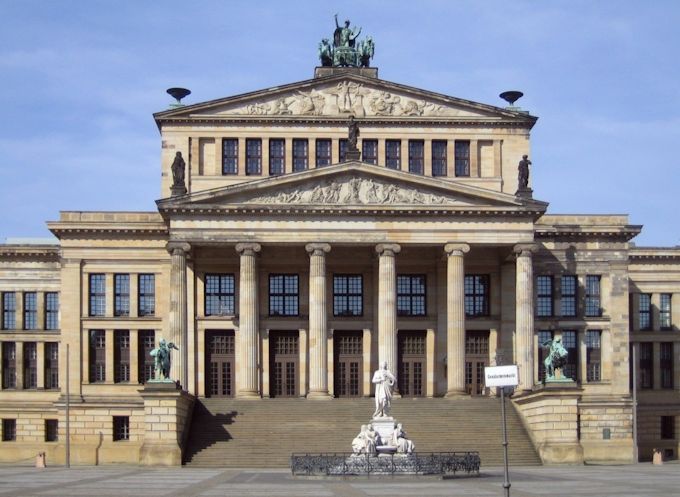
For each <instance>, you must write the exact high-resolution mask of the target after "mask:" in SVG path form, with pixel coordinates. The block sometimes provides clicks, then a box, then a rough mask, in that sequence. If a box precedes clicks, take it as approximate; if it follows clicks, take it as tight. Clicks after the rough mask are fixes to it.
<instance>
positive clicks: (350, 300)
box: [333, 274, 364, 316]
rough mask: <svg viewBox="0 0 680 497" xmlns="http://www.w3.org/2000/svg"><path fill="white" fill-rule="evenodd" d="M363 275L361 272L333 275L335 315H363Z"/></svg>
mask: <svg viewBox="0 0 680 497" xmlns="http://www.w3.org/2000/svg"><path fill="white" fill-rule="evenodd" d="M363 313H364V310H363V277H362V276H361V275H360V274H340V275H333V315H334V316H361V315H363Z"/></svg>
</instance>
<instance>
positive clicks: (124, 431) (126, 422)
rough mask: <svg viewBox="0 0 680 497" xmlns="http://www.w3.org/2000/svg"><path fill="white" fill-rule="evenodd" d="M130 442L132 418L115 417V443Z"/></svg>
mask: <svg viewBox="0 0 680 497" xmlns="http://www.w3.org/2000/svg"><path fill="white" fill-rule="evenodd" d="M124 440H130V417H129V416H114V417H113V441H114V442H120V441H124Z"/></svg>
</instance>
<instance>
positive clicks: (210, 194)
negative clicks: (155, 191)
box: [157, 162, 547, 212]
mask: <svg viewBox="0 0 680 497" xmlns="http://www.w3.org/2000/svg"><path fill="white" fill-rule="evenodd" d="M157 203H158V206H159V208H160V209H161V210H166V209H169V210H172V209H201V210H203V209H216V210H220V209H225V208H239V209H247V208H256V207H257V208H259V207H266V208H291V207H298V208H303V209H306V208H311V209H319V208H322V209H324V208H334V209H346V208H351V209H353V210H356V209H359V210H371V209H376V208H380V209H391V210H393V211H398V210H404V209H406V210H408V209H413V208H417V209H445V210H461V211H468V212H469V211H475V210H486V209H497V210H498V209H500V210H507V209H509V210H517V211H522V210H530V211H536V210H540V211H545V208H546V206H547V204H544V203H543V202H537V201H533V200H527V199H523V198H520V197H515V196H513V195H508V194H505V193H499V192H495V191H491V190H486V189H483V188H479V187H474V186H468V185H463V184H460V183H454V182H450V181H445V180H441V179H437V178H429V177H425V176H418V175H414V174H410V173H406V172H403V171H394V170H391V169H387V168H384V167H381V166H374V165H370V164H365V163H360V162H347V163H342V164H337V165H335V166H330V167H324V168H318V169H312V170H309V171H303V172H299V173H293V174H288V175H284V176H277V177H269V178H264V179H261V180H255V181H249V182H245V183H240V184H237V185H231V186H226V187H222V188H216V189H213V190H206V191H202V192H197V193H193V194H188V195H183V196H180V197H171V198H167V199H163V200H159V201H158V202H157Z"/></svg>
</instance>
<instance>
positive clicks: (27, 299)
mask: <svg viewBox="0 0 680 497" xmlns="http://www.w3.org/2000/svg"><path fill="white" fill-rule="evenodd" d="M37 328H38V294H37V293H36V292H26V293H24V329H25V330H35V329H37Z"/></svg>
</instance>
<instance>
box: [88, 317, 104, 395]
mask: <svg viewBox="0 0 680 497" xmlns="http://www.w3.org/2000/svg"><path fill="white" fill-rule="evenodd" d="M104 381H106V333H105V332H104V330H90V383H103V382H104Z"/></svg>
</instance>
